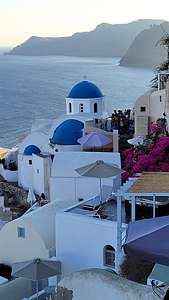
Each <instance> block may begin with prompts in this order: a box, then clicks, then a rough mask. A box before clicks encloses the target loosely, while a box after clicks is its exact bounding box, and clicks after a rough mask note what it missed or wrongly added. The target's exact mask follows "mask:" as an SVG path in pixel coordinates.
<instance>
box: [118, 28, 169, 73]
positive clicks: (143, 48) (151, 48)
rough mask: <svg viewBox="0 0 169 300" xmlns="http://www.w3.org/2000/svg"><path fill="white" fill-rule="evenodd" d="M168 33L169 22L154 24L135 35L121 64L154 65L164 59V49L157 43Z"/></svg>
mask: <svg viewBox="0 0 169 300" xmlns="http://www.w3.org/2000/svg"><path fill="white" fill-rule="evenodd" d="M164 29H165V31H166V32H168V33H169V22H165V23H163V24H162V27H161V26H159V25H154V26H152V27H151V28H150V29H146V30H144V31H142V32H141V33H140V34H138V35H137V37H136V38H135V40H134V42H133V43H132V44H131V46H130V47H129V49H128V51H127V52H126V54H125V55H124V56H123V57H122V59H121V61H120V65H121V66H127V67H148V68H149V67H151V68H152V67H153V68H154V67H156V66H157V65H158V64H160V63H161V62H162V61H164V60H166V57H167V56H166V51H165V50H164V49H163V48H162V47H161V46H160V44H159V43H158V42H159V41H160V39H161V38H162V36H163V35H164V32H163V30H164Z"/></svg>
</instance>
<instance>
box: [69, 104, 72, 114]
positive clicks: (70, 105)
mask: <svg viewBox="0 0 169 300" xmlns="http://www.w3.org/2000/svg"><path fill="white" fill-rule="evenodd" d="M69 112H70V113H71V112H72V103H69Z"/></svg>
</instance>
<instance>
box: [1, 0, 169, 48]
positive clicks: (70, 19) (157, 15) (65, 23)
mask: <svg viewBox="0 0 169 300" xmlns="http://www.w3.org/2000/svg"><path fill="white" fill-rule="evenodd" d="M168 11H169V1H168V0H160V1H155V0H0V46H1V47H2V46H4V47H12V46H15V45H17V44H20V43H21V42H24V41H25V40H26V39H28V38H29V37H30V36H32V35H37V36H68V35H71V34H73V33H74V32H77V31H78V32H81V31H89V30H92V29H94V28H95V27H96V26H97V25H98V24H100V23H111V24H115V23H127V22H130V21H133V20H137V19H149V18H151V19H164V20H169V14H168Z"/></svg>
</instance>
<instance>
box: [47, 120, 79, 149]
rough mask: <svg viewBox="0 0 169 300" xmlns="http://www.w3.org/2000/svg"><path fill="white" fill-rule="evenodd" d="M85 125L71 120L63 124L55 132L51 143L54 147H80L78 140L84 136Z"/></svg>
mask: <svg viewBox="0 0 169 300" xmlns="http://www.w3.org/2000/svg"><path fill="white" fill-rule="evenodd" d="M83 128H84V123H82V122H81V121H78V120H74V119H69V120H66V121H64V122H62V123H61V124H60V125H59V126H58V127H57V128H56V129H55V131H54V133H53V137H52V138H51V139H50V143H51V144H54V145H56V144H57V145H79V143H78V142H77V140H78V139H79V138H80V137H82V135H83Z"/></svg>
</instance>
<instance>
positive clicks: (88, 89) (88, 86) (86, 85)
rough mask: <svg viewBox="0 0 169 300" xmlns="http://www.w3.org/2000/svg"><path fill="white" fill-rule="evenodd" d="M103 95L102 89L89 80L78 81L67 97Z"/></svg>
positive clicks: (79, 97)
mask: <svg viewBox="0 0 169 300" xmlns="http://www.w3.org/2000/svg"><path fill="white" fill-rule="evenodd" d="M102 97H103V94H102V92H101V90H100V89H99V88H98V87H97V86H96V85H95V84H94V83H92V82H90V81H87V80H84V81H81V82H79V83H77V84H76V85H75V86H74V87H73V88H72V89H71V91H70V93H69V95H68V96H67V98H71V99H94V98H102Z"/></svg>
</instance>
